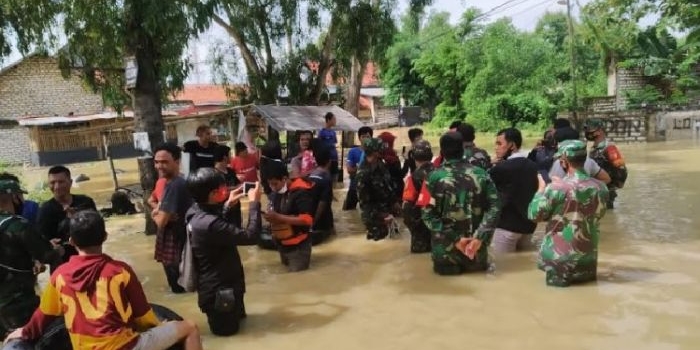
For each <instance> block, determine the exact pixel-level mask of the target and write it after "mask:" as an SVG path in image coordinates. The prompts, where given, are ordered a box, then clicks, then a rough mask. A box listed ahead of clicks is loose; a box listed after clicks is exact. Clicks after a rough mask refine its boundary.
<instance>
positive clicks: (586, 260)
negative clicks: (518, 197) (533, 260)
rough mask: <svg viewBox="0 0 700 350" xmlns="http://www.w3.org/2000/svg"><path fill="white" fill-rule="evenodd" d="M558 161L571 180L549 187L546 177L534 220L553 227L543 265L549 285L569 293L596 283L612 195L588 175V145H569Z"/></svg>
mask: <svg viewBox="0 0 700 350" xmlns="http://www.w3.org/2000/svg"><path fill="white" fill-rule="evenodd" d="M555 157H557V158H558V161H559V162H561V165H562V167H563V168H564V169H565V170H566V173H567V175H566V177H564V178H563V179H561V180H555V181H553V182H552V183H550V184H549V185H545V183H544V180H543V179H542V177H541V176H540V179H539V181H540V185H539V189H538V191H537V193H536V194H535V196H534V198H533V199H532V201H531V202H530V205H529V208H528V217H529V218H530V219H531V220H533V221H547V228H546V233H545V237H544V240H543V242H542V245H541V247H540V254H539V260H538V267H539V268H540V269H542V270H544V271H545V273H546V276H547V277H546V282H547V285H550V286H558V287H566V286H569V285H571V284H573V283H583V282H588V281H593V280H595V279H596V269H597V266H598V238H599V222H600V219H601V218H602V217H603V216H604V215H605V210H606V207H605V205H604V203H605V202H606V201H607V200H608V189H607V188H606V187H605V184H604V183H602V182H600V181H598V180H596V179H594V178H592V177H590V176H589V175H588V174H586V172H585V171H584V170H583V164H584V162H585V161H586V144H585V143H583V141H579V140H572V141H564V142H563V143H561V144H560V145H559V148H558V151H557V153H556V154H555Z"/></svg>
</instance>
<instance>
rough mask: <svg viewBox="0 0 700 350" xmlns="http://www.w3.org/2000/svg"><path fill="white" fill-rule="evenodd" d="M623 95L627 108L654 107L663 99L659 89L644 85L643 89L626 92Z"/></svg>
mask: <svg viewBox="0 0 700 350" xmlns="http://www.w3.org/2000/svg"><path fill="white" fill-rule="evenodd" d="M623 93H624V94H625V96H626V97H627V106H628V107H629V108H639V107H645V106H649V105H654V104H657V103H659V102H660V101H661V100H663V98H664V97H663V95H662V94H661V92H660V91H659V89H657V88H656V87H655V86H652V85H646V86H645V87H644V88H643V89H635V90H626V91H624V92H623Z"/></svg>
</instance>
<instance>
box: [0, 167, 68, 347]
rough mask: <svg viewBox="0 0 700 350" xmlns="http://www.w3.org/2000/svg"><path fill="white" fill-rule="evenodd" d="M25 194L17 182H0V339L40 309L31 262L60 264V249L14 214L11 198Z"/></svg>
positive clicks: (34, 271) (20, 325)
mask: <svg viewBox="0 0 700 350" xmlns="http://www.w3.org/2000/svg"><path fill="white" fill-rule="evenodd" d="M22 193H26V192H24V191H22V190H21V189H20V187H19V183H17V182H15V181H11V180H1V181H0V336H2V337H3V338H4V336H5V334H6V333H7V332H9V331H11V330H14V329H15V328H19V327H22V326H24V325H25V324H26V323H27V322H28V321H29V319H30V318H31V316H32V313H34V310H35V309H36V308H37V307H38V306H39V297H38V296H37V295H36V292H35V291H34V286H35V285H36V281H37V278H36V273H37V272H38V269H37V266H35V263H34V261H35V260H37V261H39V262H41V263H45V264H47V263H52V262H57V261H59V258H60V255H62V254H63V251H62V247H61V246H57V248H55V249H53V248H52V246H51V243H49V241H47V240H46V239H44V238H43V237H42V236H41V235H40V234H39V233H38V232H37V231H35V230H34V229H33V228H32V226H31V224H30V223H29V221H27V220H26V219H24V218H22V217H21V216H19V214H20V213H15V209H14V201H13V199H14V196H16V195H19V194H22Z"/></svg>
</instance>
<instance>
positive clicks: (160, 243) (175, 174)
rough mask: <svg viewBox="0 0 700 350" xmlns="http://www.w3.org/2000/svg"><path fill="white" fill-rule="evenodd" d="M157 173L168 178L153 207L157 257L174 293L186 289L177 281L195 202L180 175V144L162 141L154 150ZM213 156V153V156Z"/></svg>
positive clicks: (182, 291)
mask: <svg viewBox="0 0 700 350" xmlns="http://www.w3.org/2000/svg"><path fill="white" fill-rule="evenodd" d="M154 155H155V156H154V163H155V168H156V170H157V171H158V176H159V177H161V178H164V179H166V181H167V182H166V185H165V190H164V191H163V199H161V201H160V203H159V204H158V208H156V209H155V210H154V211H153V221H155V223H156V226H157V227H158V231H157V233H156V246H155V259H156V261H158V262H160V263H162V264H163V269H164V270H165V276H166V277H167V279H168V285H170V289H171V290H172V292H173V293H176V294H177V293H184V292H185V289H184V288H182V287H181V286H180V285H179V284H178V283H177V279H178V278H179V277H180V269H179V263H180V257H181V255H182V248H183V246H184V244H185V213H186V212H187V209H189V208H190V206H191V205H192V197H190V194H189V192H188V190H187V183H186V182H185V179H183V178H182V176H180V156H181V151H180V147H177V145H174V144H171V143H165V144H162V145H160V146H158V147H156V149H155V150H154ZM212 159H213V157H212Z"/></svg>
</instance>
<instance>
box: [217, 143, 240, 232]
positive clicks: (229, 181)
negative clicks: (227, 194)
mask: <svg viewBox="0 0 700 350" xmlns="http://www.w3.org/2000/svg"><path fill="white" fill-rule="evenodd" d="M230 154H231V147H229V146H225V145H218V146H217V147H216V149H215V150H214V162H215V163H214V169H215V170H216V171H217V173H219V174H221V175H223V176H224V180H225V183H226V187H228V190H229V191H233V190H234V189H236V188H237V187H238V186H240V185H241V181H240V180H238V177H237V176H236V172H235V171H233V170H232V169H231V168H229V167H228V164H229V163H230V162H231V159H230V156H229V155H230ZM244 195H245V193H244ZM222 210H223V211H222V213H223V214H222V215H223V218H224V219H225V220H226V221H228V223H229V224H233V225H235V226H236V227H241V225H242V224H243V222H242V220H243V219H242V217H241V203H240V202H236V203H235V204H232V205H230V206H224V207H222Z"/></svg>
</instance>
